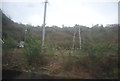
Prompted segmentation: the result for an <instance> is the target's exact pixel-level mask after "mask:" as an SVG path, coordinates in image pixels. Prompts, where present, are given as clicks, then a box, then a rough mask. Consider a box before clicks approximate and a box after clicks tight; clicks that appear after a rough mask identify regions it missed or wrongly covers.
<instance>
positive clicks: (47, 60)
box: [3, 49, 117, 78]
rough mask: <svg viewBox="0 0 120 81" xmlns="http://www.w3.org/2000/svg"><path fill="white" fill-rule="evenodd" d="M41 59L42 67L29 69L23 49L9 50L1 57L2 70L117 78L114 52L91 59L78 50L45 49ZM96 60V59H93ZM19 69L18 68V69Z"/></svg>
mask: <svg viewBox="0 0 120 81" xmlns="http://www.w3.org/2000/svg"><path fill="white" fill-rule="evenodd" d="M42 55H43V56H42V57H43V58H42V59H41V58H38V61H39V62H40V63H43V65H42V66H41V65H39V64H37V65H34V66H31V67H29V65H28V62H27V59H26V58H25V56H24V52H23V49H16V51H15V50H13V49H10V50H7V51H6V52H5V55H4V57H3V66H4V65H6V64H8V65H7V66H4V68H7V69H12V68H15V67H16V69H19V70H21V71H30V72H31V71H32V72H37V71H38V72H37V73H41V70H43V72H42V73H46V74H48V75H53V76H65V77H69V78H117V60H116V59H117V56H116V54H115V52H104V53H103V56H102V57H100V58H99V59H92V58H93V57H90V56H89V53H88V52H85V51H79V50H55V49H46V50H45V51H44V54H42ZM95 58H96V57H95ZM18 67H19V68H18Z"/></svg>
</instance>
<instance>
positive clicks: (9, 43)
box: [3, 37, 18, 49]
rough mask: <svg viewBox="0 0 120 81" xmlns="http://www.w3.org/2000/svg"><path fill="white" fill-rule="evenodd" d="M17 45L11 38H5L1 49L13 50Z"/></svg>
mask: <svg viewBox="0 0 120 81" xmlns="http://www.w3.org/2000/svg"><path fill="white" fill-rule="evenodd" d="M17 44H18V43H17V42H16V41H15V40H14V39H13V38H11V37H6V38H5V39H4V44H3V49H10V48H15V47H17Z"/></svg>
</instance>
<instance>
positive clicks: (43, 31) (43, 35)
mask: <svg viewBox="0 0 120 81" xmlns="http://www.w3.org/2000/svg"><path fill="white" fill-rule="evenodd" d="M44 3H45V6H44V20H43V30H42V46H44V43H45V25H46V24H45V19H46V9H47V3H48V1H47V0H46V1H45V2H44Z"/></svg>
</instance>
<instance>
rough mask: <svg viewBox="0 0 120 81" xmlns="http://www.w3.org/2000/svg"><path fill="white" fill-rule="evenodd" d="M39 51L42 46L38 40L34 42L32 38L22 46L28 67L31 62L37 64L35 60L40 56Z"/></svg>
mask: <svg viewBox="0 0 120 81" xmlns="http://www.w3.org/2000/svg"><path fill="white" fill-rule="evenodd" d="M41 50H42V45H41V42H40V41H39V40H35V39H34V38H29V39H27V41H26V43H25V46H24V53H25V57H26V58H27V60H28V63H29V65H31V64H32V63H33V62H35V63H37V58H38V57H39V56H40V54H41Z"/></svg>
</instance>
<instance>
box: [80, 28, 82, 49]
mask: <svg viewBox="0 0 120 81" xmlns="http://www.w3.org/2000/svg"><path fill="white" fill-rule="evenodd" d="M79 43H80V49H81V48H82V47H81V33H80V27H79Z"/></svg>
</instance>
